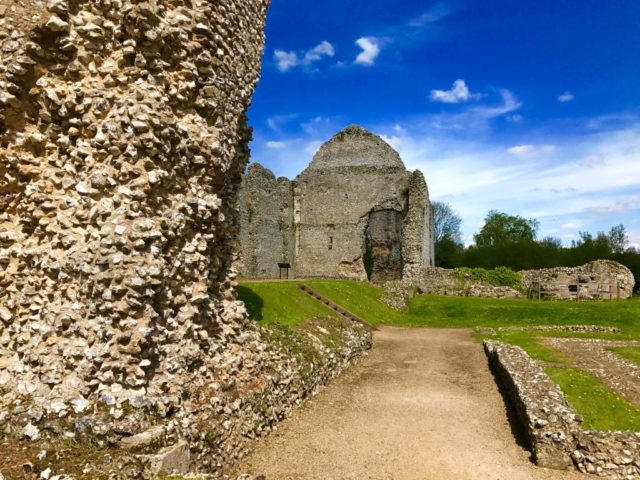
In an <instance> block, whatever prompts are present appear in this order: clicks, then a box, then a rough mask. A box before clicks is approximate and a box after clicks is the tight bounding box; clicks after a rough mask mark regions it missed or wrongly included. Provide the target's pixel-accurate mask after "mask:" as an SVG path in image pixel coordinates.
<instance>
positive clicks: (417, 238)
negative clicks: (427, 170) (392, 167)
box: [402, 170, 435, 277]
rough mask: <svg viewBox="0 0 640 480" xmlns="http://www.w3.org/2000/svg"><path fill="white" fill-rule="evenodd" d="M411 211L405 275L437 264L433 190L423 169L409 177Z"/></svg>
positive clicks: (406, 230)
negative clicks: (431, 199)
mask: <svg viewBox="0 0 640 480" xmlns="http://www.w3.org/2000/svg"><path fill="white" fill-rule="evenodd" d="M408 190H409V199H408V209H407V214H406V217H405V224H404V230H403V248H402V250H403V257H404V272H405V276H408V277H410V276H411V275H413V274H414V272H415V271H417V270H419V269H421V268H423V267H429V266H433V264H434V261H435V255H434V254H435V252H434V244H435V242H434V238H433V223H432V222H433V216H432V212H431V202H430V200H429V190H428V189H427V182H426V181H425V179H424V175H423V174H422V172H420V171H419V170H416V171H415V172H414V173H412V174H411V176H410V178H409V185H408Z"/></svg>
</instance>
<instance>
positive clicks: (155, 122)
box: [0, 0, 370, 478]
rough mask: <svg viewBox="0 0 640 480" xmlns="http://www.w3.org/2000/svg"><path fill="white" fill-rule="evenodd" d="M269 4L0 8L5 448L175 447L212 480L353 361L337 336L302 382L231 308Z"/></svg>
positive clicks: (116, 2) (0, 382)
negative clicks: (250, 116)
mask: <svg viewBox="0 0 640 480" xmlns="http://www.w3.org/2000/svg"><path fill="white" fill-rule="evenodd" d="M268 4H269V0H215V1H214V0H193V1H188V2H184V1H182V0H158V1H154V2H145V1H133V0H92V1H89V0H48V1H46V2H42V1H36V0H24V1H22V2H9V3H8V4H7V2H4V1H3V2H2V3H1V4H0V158H2V162H1V163H0V426H1V427H2V428H3V430H5V431H6V432H7V433H9V434H11V435H15V436H18V437H20V438H22V439H24V440H30V441H37V440H39V439H42V438H45V437H47V436H49V435H54V436H60V435H64V436H66V437H76V438H85V437H86V438H90V439H91V440H92V441H93V440H95V442H97V444H99V445H116V444H120V441H121V440H122V439H123V438H127V437H129V438H133V439H134V440H133V441H130V442H129V443H128V444H124V445H123V448H124V447H127V448H129V449H130V450H131V451H133V452H148V453H152V452H155V451H157V450H158V449H159V448H160V447H163V446H167V445H168V446H173V447H175V448H179V447H180V445H181V443H180V442H183V441H185V440H188V441H189V442H190V443H189V445H190V447H191V448H190V450H191V460H190V461H191V463H192V464H195V465H197V467H198V468H205V469H209V470H211V471H218V470H221V469H222V468H223V466H225V465H226V464H227V463H228V462H229V461H231V460H233V459H234V458H236V457H238V456H239V455H241V452H242V451H243V450H244V448H245V446H244V443H243V441H244V440H243V441H240V440H242V439H243V436H246V437H250V436H255V435H257V434H260V430H261V429H268V428H269V426H270V425H272V424H273V423H274V421H276V420H277V419H281V418H282V417H283V416H285V415H286V413H287V411H288V410H290V408H292V406H293V405H295V404H296V403H298V402H300V400H301V399H302V398H304V396H305V395H307V394H309V392H310V391H313V389H314V388H316V387H317V385H318V384H320V383H321V381H322V380H323V379H326V378H327V377H329V376H330V375H331V374H332V373H331V368H330V367H329V365H330V366H333V367H336V368H338V366H339V365H343V364H344V363H346V362H348V360H350V359H351V358H352V357H354V356H357V355H358V354H359V353H360V352H361V351H362V349H363V348H365V347H366V345H367V343H369V344H370V337H369V333H368V332H361V331H359V330H358V329H350V328H346V327H345V328H344V329H342V330H341V335H342V338H343V339H344V352H340V353H331V354H329V353H326V355H325V357H326V358H324V360H326V361H325V364H326V365H327V367H326V369H327V372H320V373H319V377H318V379H309V378H307V379H303V378H302V377H303V376H302V374H301V373H300V372H301V370H302V367H303V366H302V364H301V362H300V361H298V360H296V359H295V358H292V356H291V355H290V354H289V353H288V352H286V351H285V350H282V349H277V348H275V349H274V348H273V347H270V346H269V345H268V344H267V342H266V341H265V340H264V339H263V337H262V334H261V332H260V331H259V329H258V328H256V327H255V326H253V325H252V324H251V323H250V322H249V321H248V320H247V316H246V311H245V308H244V306H243V305H242V304H241V303H240V302H238V301H237V300H236V296H235V292H234V278H235V275H234V274H233V273H232V271H231V268H230V266H231V263H232V261H233V259H234V256H235V252H236V250H237V243H238V242H237V237H238V228H237V224H238V212H237V191H238V187H239V184H240V180H241V174H242V171H243V170H244V167H245V165H246V163H247V161H248V156H249V151H248V142H249V140H250V138H251V130H250V129H249V128H248V127H247V125H246V116H245V112H246V110H247V108H248V105H249V102H250V99H251V96H252V94H253V91H254V87H255V84H256V82H257V80H258V77H259V69H260V59H261V55H262V50H263V43H264V35H263V27H264V21H265V15H266V9H267V7H268ZM343 353H344V355H343ZM332 356H333V357H335V358H331V357H332ZM306 367H307V366H305V368H306ZM316 367H317V368H318V369H321V368H320V367H318V366H316ZM323 368H325V367H323ZM316 373H318V372H316ZM295 379H297V380H298V381H299V382H302V383H303V385H302V386H300V385H298V386H296V387H295V388H294V384H295V382H294V380H295ZM305 382H307V383H305ZM281 397H286V398H281ZM247 422H250V424H251V426H248V424H247ZM158 425H159V426H160V427H158ZM211 425H213V426H211ZM149 432H151V433H149ZM141 434H142V437H139V435H141ZM125 443H126V442H125ZM136 458H137V457H136ZM132 468H133V467H132ZM135 468H138V467H137V466H136V467H135ZM135 468H134V470H135ZM122 472H123V473H121V475H123V477H122V478H126V475H127V473H126V468H123V469H122ZM132 475H133V474H132Z"/></svg>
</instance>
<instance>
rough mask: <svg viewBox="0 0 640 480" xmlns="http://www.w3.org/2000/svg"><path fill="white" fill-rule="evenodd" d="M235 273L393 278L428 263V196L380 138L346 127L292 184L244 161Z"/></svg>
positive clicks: (417, 174) (431, 246) (431, 250)
mask: <svg viewBox="0 0 640 480" xmlns="http://www.w3.org/2000/svg"><path fill="white" fill-rule="evenodd" d="M240 211H241V222H240V232H241V247H242V252H241V262H240V272H241V274H242V275H243V276H246V277H252V278H277V277H278V276H279V268H278V263H289V264H291V266H292V268H293V274H294V275H295V276H297V277H329V278H331V277H334V278H351V279H358V280H367V279H370V280H372V281H374V282H383V281H387V280H398V279H401V278H402V277H403V275H405V274H406V273H408V272H410V271H412V270H413V269H416V268H420V267H423V266H429V265H432V264H433V258H434V242H433V233H432V218H431V215H432V212H431V204H430V202H429V193H428V189H427V184H426V182H425V179H424V176H423V175H422V173H421V172H420V171H416V172H413V173H411V172H408V171H407V170H406V167H405V166H404V163H403V162H402V160H401V158H400V156H399V155H398V153H397V152H396V151H395V150H393V148H391V146H389V145H388V144H387V143H386V142H385V141H384V140H382V139H381V138H380V137H378V136H376V135H373V134H372V133H370V132H368V131H367V130H365V129H363V128H361V127H358V126H350V127H347V128H346V129H345V130H344V131H342V132H340V133H338V134H337V135H336V136H334V137H333V138H332V139H331V140H330V141H328V142H327V143H325V144H324V145H323V146H322V147H321V148H320V150H319V151H318V153H317V154H316V155H315V157H314V159H313V161H312V162H311V164H310V165H309V166H308V167H307V169H306V170H305V171H304V172H302V173H301V174H300V175H299V176H298V177H297V178H296V179H295V180H294V181H289V180H287V179H285V178H280V179H276V178H275V177H274V176H273V174H272V173H271V172H270V171H268V170H266V169H265V168H264V167H262V166H260V165H257V164H254V165H252V166H251V167H250V169H249V172H248V173H247V175H246V176H245V178H244V180H243V187H242V189H241V200H240Z"/></svg>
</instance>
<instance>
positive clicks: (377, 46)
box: [356, 37, 382, 67]
mask: <svg viewBox="0 0 640 480" xmlns="http://www.w3.org/2000/svg"><path fill="white" fill-rule="evenodd" d="M356 45H358V46H359V47H360V48H361V49H362V52H360V54H358V56H357V57H356V63H357V64H358V65H364V66H367V67H370V66H372V65H374V64H375V63H376V59H377V58H378V56H379V55H380V50H381V48H382V47H381V43H380V40H379V39H378V38H375V37H362V38H359V39H358V40H356Z"/></svg>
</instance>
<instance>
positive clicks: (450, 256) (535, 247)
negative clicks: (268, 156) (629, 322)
mask: <svg viewBox="0 0 640 480" xmlns="http://www.w3.org/2000/svg"><path fill="white" fill-rule="evenodd" d="M439 203H440V202H434V204H439ZM461 223H462V221H461V219H460V217H459V216H458V215H457V214H456V213H455V211H454V210H453V209H452V208H451V207H450V206H449V205H447V204H440V205H438V206H437V207H436V208H434V228H435V229H436V232H440V235H436V265H437V266H439V267H444V268H460V267H468V268H485V269H494V268H498V267H508V268H511V269H513V270H529V269H537V268H552V267H576V266H579V265H584V264H585V263H588V262H591V261H593V260H601V259H603V260H615V261H617V262H620V263H622V264H623V265H626V266H627V267H628V268H629V269H630V270H631V271H632V272H633V274H634V276H635V278H636V287H638V286H639V285H640V251H638V250H637V249H635V248H633V247H630V246H629V238H628V235H627V232H626V230H625V227H624V225H617V226H614V227H612V228H611V230H609V232H608V233H607V232H598V233H597V234H596V235H595V236H594V235H592V234H591V233H588V232H580V234H579V239H578V240H576V241H573V242H572V244H571V245H570V246H564V245H563V244H562V241H561V240H559V239H557V238H552V237H547V238H542V239H539V238H538V229H539V222H538V221H537V220H536V219H527V218H523V217H521V216H518V215H509V214H506V213H503V212H499V211H497V210H492V211H490V212H489V213H488V214H487V216H486V218H485V222H484V226H483V227H482V228H481V230H480V231H479V232H478V233H477V234H476V235H474V244H473V245H470V246H467V247H465V246H464V245H463V244H462V242H461V241H460V239H461V237H462V236H461V234H460V225H461ZM443 226H445V228H443ZM452 226H453V227H452ZM443 232H444V233H443Z"/></svg>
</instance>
